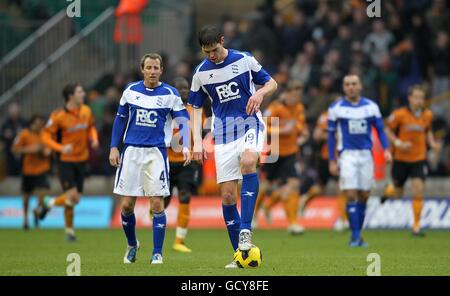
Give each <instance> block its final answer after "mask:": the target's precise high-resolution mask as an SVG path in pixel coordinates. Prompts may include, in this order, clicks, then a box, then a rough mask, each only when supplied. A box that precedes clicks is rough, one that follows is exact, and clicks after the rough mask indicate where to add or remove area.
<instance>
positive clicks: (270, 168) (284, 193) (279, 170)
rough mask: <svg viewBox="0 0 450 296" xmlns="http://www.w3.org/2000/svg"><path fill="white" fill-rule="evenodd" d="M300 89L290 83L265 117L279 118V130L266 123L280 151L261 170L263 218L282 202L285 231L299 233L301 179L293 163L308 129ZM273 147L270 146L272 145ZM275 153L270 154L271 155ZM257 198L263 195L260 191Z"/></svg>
mask: <svg viewBox="0 0 450 296" xmlns="http://www.w3.org/2000/svg"><path fill="white" fill-rule="evenodd" d="M302 91H303V86H302V84H301V83H300V82H298V81H290V82H289V83H288V86H287V90H286V91H285V92H283V93H282V94H281V97H280V99H278V100H276V101H274V102H272V103H271V104H270V105H269V106H268V108H267V110H266V111H265V112H264V115H265V116H267V117H278V118H279V123H280V126H279V127H274V126H272V125H271V121H269V122H268V125H267V126H268V127H267V130H268V133H269V134H272V135H273V134H278V137H279V147H278V148H279V151H278V156H279V157H278V160H277V161H276V162H275V163H266V164H264V165H263V170H264V172H265V173H266V176H267V180H268V181H269V182H270V184H271V185H270V191H271V198H270V200H269V201H268V202H267V203H265V204H264V210H265V212H266V215H267V214H268V213H269V211H270V208H271V207H273V206H274V205H275V204H276V203H277V202H278V201H279V200H280V199H281V200H282V202H283V205H284V209H285V212H286V216H287V220H288V224H289V226H288V232H289V233H290V234H300V233H302V232H303V226H301V225H300V224H299V223H298V221H297V211H298V202H299V199H300V196H299V188H300V180H299V176H298V174H297V169H296V167H295V164H296V163H297V153H298V152H299V151H300V146H301V145H302V144H303V143H304V142H306V140H307V138H308V137H309V132H308V127H307V125H306V121H305V109H304V106H303V104H302V103H301V96H302ZM272 144H273V143H272ZM274 153H276V152H274V151H271V154H274ZM261 191H262V192H261V194H260V197H259V198H260V199H261V197H262V195H263V194H264V192H263V191H264V190H261Z"/></svg>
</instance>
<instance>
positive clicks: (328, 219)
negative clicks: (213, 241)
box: [112, 197, 338, 229]
mask: <svg viewBox="0 0 450 296" xmlns="http://www.w3.org/2000/svg"><path fill="white" fill-rule="evenodd" d="M221 205H222V202H221V199H220V198H219V197H194V198H192V199H191V218H190V222H189V228H223V227H224V221H223V214H222V206H221ZM238 208H239V209H240V205H238ZM177 211H178V201H177V200H176V198H174V199H172V201H171V203H170V206H169V208H168V209H167V210H166V215H167V224H168V226H169V227H174V226H175V225H176V222H177ZM120 212H121V210H120V207H116V209H115V211H114V217H113V221H112V226H113V227H122V226H121V220H120ZM135 215H136V225H137V227H149V226H150V225H151V222H150V217H149V204H148V200H147V199H144V198H141V199H138V201H137V203H136V207H135ZM284 215H285V214H284V210H283V207H282V205H281V204H278V205H276V206H275V207H274V208H273V209H272V223H271V224H270V225H268V224H267V223H266V221H265V218H264V216H263V214H262V213H260V215H259V216H258V222H259V227H260V228H263V229H264V228H286V227H287V222H286V219H285V216H284ZM337 216H338V213H337V200H336V199H335V198H317V199H315V200H313V201H312V202H311V203H310V204H309V207H308V209H307V210H306V213H305V217H304V218H300V219H299V221H300V223H302V224H303V225H304V226H305V227H307V228H325V229H326V228H332V227H333V225H334V223H335V221H336V219H337Z"/></svg>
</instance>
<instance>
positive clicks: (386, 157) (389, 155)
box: [384, 149, 392, 164]
mask: <svg viewBox="0 0 450 296" xmlns="http://www.w3.org/2000/svg"><path fill="white" fill-rule="evenodd" d="M384 161H386V163H388V164H389V163H391V162H392V153H391V151H390V150H389V149H386V150H384Z"/></svg>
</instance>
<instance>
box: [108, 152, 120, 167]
mask: <svg viewBox="0 0 450 296" xmlns="http://www.w3.org/2000/svg"><path fill="white" fill-rule="evenodd" d="M109 163H110V164H111V165H112V166H113V167H118V166H119V164H120V153H119V149H117V147H112V148H111V150H110V151H109Z"/></svg>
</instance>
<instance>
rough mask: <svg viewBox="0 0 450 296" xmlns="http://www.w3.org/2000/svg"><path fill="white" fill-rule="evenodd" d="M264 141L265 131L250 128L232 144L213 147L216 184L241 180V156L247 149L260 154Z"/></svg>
mask: <svg viewBox="0 0 450 296" xmlns="http://www.w3.org/2000/svg"><path fill="white" fill-rule="evenodd" d="M265 139H266V133H265V130H264V131H262V130H258V131H257V130H256V129H254V128H252V129H249V130H248V131H247V132H246V133H245V135H244V136H243V137H240V138H239V139H237V140H235V141H233V142H230V143H226V144H218V145H214V158H215V161H216V175H217V183H223V182H227V181H232V180H241V179H242V174H241V166H240V159H241V154H242V153H243V152H244V151H245V150H247V149H248V150H251V151H255V152H258V153H261V152H262V150H263V145H264V141H265Z"/></svg>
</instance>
